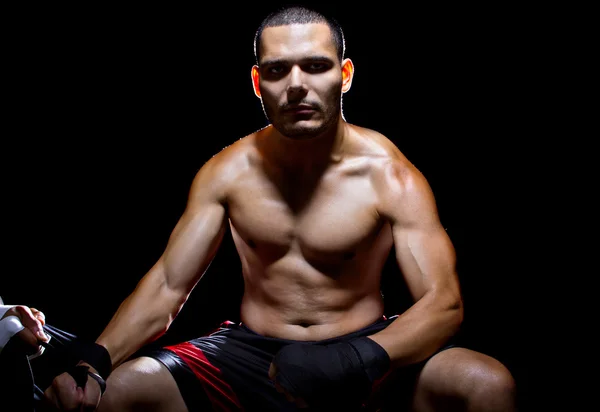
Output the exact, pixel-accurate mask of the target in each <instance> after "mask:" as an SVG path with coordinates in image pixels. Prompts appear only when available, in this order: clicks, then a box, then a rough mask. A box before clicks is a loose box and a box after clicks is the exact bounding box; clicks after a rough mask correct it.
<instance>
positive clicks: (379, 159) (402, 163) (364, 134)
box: [351, 125, 419, 176]
mask: <svg viewBox="0 0 600 412" xmlns="http://www.w3.org/2000/svg"><path fill="white" fill-rule="evenodd" d="M351 131H352V135H353V136H354V138H353V139H352V140H353V141H354V144H355V145H356V149H355V150H357V151H359V152H360V153H363V154H366V155H367V156H368V157H369V158H370V159H371V162H370V164H371V165H372V170H373V173H374V176H378V175H380V174H382V173H390V172H394V173H401V174H412V173H419V171H418V170H417V169H416V167H415V165H414V164H413V163H412V162H411V161H410V160H409V159H408V158H407V157H406V156H405V155H404V153H403V152H402V150H401V149H400V148H399V147H398V145H397V144H396V143H395V142H394V141H393V140H392V139H390V138H389V137H388V136H386V135H385V134H383V133H381V132H379V131H376V130H373V129H369V128H366V127H360V126H356V125H351Z"/></svg>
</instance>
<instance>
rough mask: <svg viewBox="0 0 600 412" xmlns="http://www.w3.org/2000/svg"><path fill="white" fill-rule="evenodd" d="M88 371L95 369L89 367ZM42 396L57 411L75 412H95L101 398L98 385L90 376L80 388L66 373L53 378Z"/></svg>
mask: <svg viewBox="0 0 600 412" xmlns="http://www.w3.org/2000/svg"><path fill="white" fill-rule="evenodd" d="M84 365H86V366H87V364H84ZM90 371H92V372H95V369H93V368H92V367H90ZM44 394H45V395H46V398H47V399H48V401H49V402H50V404H51V405H52V406H54V407H55V408H57V409H58V410H60V411H77V412H79V411H86V412H87V411H95V410H96V408H97V407H98V404H99V403H100V398H101V397H102V394H101V391H100V384H99V383H98V382H96V381H95V380H94V379H92V378H91V377H90V376H87V382H86V383H85V386H84V387H83V388H81V387H79V386H78V385H77V382H76V381H75V378H74V377H73V376H71V374H70V373H68V372H65V373H63V374H61V375H58V376H57V377H56V378H54V380H53V381H52V385H50V387H49V388H48V389H46V391H45V393H44Z"/></svg>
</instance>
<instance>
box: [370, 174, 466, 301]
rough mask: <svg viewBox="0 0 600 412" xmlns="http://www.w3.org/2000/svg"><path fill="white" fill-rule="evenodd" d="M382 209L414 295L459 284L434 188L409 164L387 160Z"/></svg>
mask: <svg viewBox="0 0 600 412" xmlns="http://www.w3.org/2000/svg"><path fill="white" fill-rule="evenodd" d="M384 188H385V190H386V192H385V193H386V195H385V196H383V197H382V199H383V202H382V209H383V210H384V211H385V214H386V216H387V217H388V219H389V221H390V224H391V227H392V233H393V237H394V246H395V252H396V259H397V261H398V265H399V267H400V270H401V271H402V273H403V275H404V277H405V279H406V282H407V285H408V287H409V289H410V291H411V293H412V295H413V297H414V298H415V300H418V299H420V298H421V297H422V296H423V295H424V294H425V293H426V292H427V291H430V290H434V289H438V290H441V289H445V288H450V289H452V290H454V289H456V288H457V287H458V283H457V276H456V271H455V260H456V256H455V250H454V246H453V244H452V241H451V240H450V238H449V236H448V234H447V233H446V231H445V229H444V227H443V226H442V224H441V222H440V218H439V215H438V210H437V205H436V201H435V197H434V195H433V191H432V189H431V187H430V186H429V183H428V182H427V180H426V179H425V177H424V176H423V175H422V174H421V173H420V172H419V171H418V170H416V169H415V168H414V167H412V166H411V165H408V166H407V165H401V164H397V163H396V164H394V163H390V165H389V167H388V168H387V170H386V174H385V186H384Z"/></svg>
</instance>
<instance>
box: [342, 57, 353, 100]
mask: <svg viewBox="0 0 600 412" xmlns="http://www.w3.org/2000/svg"><path fill="white" fill-rule="evenodd" d="M353 77H354V63H352V60H350V59H344V61H343V62H342V93H346V92H347V91H348V90H350V86H352V78H353Z"/></svg>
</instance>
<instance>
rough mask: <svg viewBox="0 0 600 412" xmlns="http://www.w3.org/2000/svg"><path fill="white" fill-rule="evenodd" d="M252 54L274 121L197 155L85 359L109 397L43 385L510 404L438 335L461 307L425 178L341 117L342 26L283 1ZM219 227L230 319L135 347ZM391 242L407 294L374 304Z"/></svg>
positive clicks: (206, 253)
mask: <svg viewBox="0 0 600 412" xmlns="http://www.w3.org/2000/svg"><path fill="white" fill-rule="evenodd" d="M255 53H256V59H257V64H256V65H255V66H254V67H253V68H252V71H251V76H252V82H253V87H254V91H255V93H256V95H257V97H259V99H260V101H261V102H262V105H263V108H264V112H265V114H266V116H267V118H268V120H269V122H270V125H269V126H267V127H265V128H264V129H261V130H259V131H257V132H255V133H252V134H251V135H248V136H246V137H244V138H242V139H240V140H237V141H236V142H235V143H233V144H232V145H230V146H229V147H227V148H225V149H224V150H222V151H221V152H219V153H218V154H216V155H215V156H214V157H212V158H211V159H210V160H209V161H208V162H206V164H205V165H204V166H203V167H202V168H201V170H200V171H199V172H198V174H197V176H196V177H195V179H194V181H193V183H192V186H191V189H190V193H189V200H188V204H187V207H186V210H185V211H184V213H183V215H182V217H181V219H180V221H179V222H178V223H177V225H176V227H175V228H174V230H173V232H172V235H171V236H170V239H169V242H168V245H167V247H166V248H165V251H164V253H163V254H162V256H161V257H160V258H159V260H158V261H157V262H156V264H155V265H154V266H153V267H152V268H151V270H150V271H149V272H148V273H147V274H146V275H145V276H144V277H143V278H142V279H141V281H140V282H139V284H138V285H137V287H136V288H135V290H134V291H133V293H132V294H131V295H130V296H129V297H128V298H127V299H125V301H124V302H123V303H122V304H121V305H120V307H119V309H118V311H117V313H116V314H115V315H114V317H113V319H112V320H111V321H110V323H109V324H108V326H107V327H106V329H105V330H104V331H103V333H102V334H101V335H100V336H99V337H98V339H97V341H96V343H95V346H94V347H93V348H90V353H89V356H85V357H84V358H83V360H84V361H85V362H84V363H83V364H84V365H91V367H92V369H91V371H96V372H99V374H100V375H101V376H104V377H106V376H107V375H108V373H109V372H110V370H111V369H112V373H110V377H109V378H108V379H107V387H106V391H105V392H104V394H103V395H102V396H101V390H100V386H99V385H98V381H97V380H93V379H88V381H87V384H86V385H85V388H84V389H82V388H77V387H76V385H75V382H74V380H73V378H72V377H71V376H70V375H68V374H62V375H60V376H58V377H57V378H56V379H55V380H54V382H53V385H52V386H51V387H50V388H48V389H47V391H46V394H47V396H48V397H49V399H50V400H52V401H53V402H54V403H55V404H56V405H58V406H61V407H62V409H64V410H79V409H78V408H79V406H80V405H84V407H85V408H84V410H94V409H95V408H96V407H98V410H100V411H133V410H144V411H150V410H152V411H186V410H219V411H229V410H250V411H285V410H297V409H298V408H302V407H306V406H308V407H311V408H314V410H317V409H319V408H322V409H323V410H340V411H349V410H352V409H353V408H360V407H361V405H363V406H364V407H368V408H371V409H375V408H379V407H381V404H378V403H377V402H382V401H381V399H385V402H386V405H387V406H388V407H389V408H390V410H397V409H392V408H393V407H397V406H398V405H392V404H393V403H394V401H398V403H399V402H400V398H399V397H398V399H395V398H396V396H397V395H398V394H400V393H402V392H403V391H404V392H406V391H407V388H408V392H409V394H410V396H409V397H408V401H409V402H410V404H411V405H412V409H413V410H417V411H433V410H435V411H437V410H440V411H441V410H465V411H502V412H510V411H513V410H515V409H516V406H515V391H516V390H515V382H514V380H513V378H512V376H511V374H510V372H509V371H508V370H507V368H506V367H504V366H503V365H502V364H501V363H499V362H498V361H497V360H495V359H493V358H490V357H489V356H487V355H484V354H481V353H478V352H474V351H471V350H469V349H466V348H462V347H456V346H452V345H449V343H450V342H451V338H452V337H453V336H454V335H455V334H456V332H457V331H458V329H459V327H460V325H461V322H462V320H463V306H462V300H461V292H460V287H459V283H458V278H457V273H456V268H455V250H454V248H453V245H452V243H451V240H450V239H449V237H448V235H447V233H446V232H445V230H444V228H443V227H442V226H441V224H440V221H439V218H438V214H437V210H436V204H435V200H434V196H433V194H432V191H431V189H430V187H429V185H428V182H427V181H426V179H425V177H424V176H423V175H422V174H421V173H420V172H419V171H418V170H417V169H416V168H415V167H414V166H413V165H412V164H411V163H410V161H409V160H407V159H406V158H405V157H404V156H403V154H402V153H401V152H400V151H399V149H398V148H397V147H395V146H394V144H392V143H391V142H390V140H388V139H387V138H386V137H385V136H382V135H381V134H380V133H378V132H376V131H373V130H369V129H365V128H362V127H359V126H356V125H353V124H350V123H348V122H347V121H346V120H345V119H344V117H343V114H342V110H341V102H342V95H343V93H345V92H347V91H348V90H349V89H350V87H351V84H352V79H353V75H354V66H353V63H352V61H351V60H350V59H348V58H345V57H344V39H343V34H342V31H341V29H340V28H339V27H338V26H337V25H336V23H335V22H333V21H329V20H326V19H325V17H324V16H322V15H320V14H317V13H313V12H311V11H308V10H303V9H300V8H296V9H290V10H287V11H282V12H280V13H277V14H274V15H271V16H270V17H268V18H267V19H266V20H265V21H264V22H263V24H262V25H261V26H260V28H259V30H258V31H257V35H256V43H255ZM228 229H229V230H231V233H232V236H233V239H234V242H235V245H236V248H237V250H238V252H239V256H240V258H241V263H242V269H243V278H244V284H245V288H244V295H243V298H242V302H241V308H240V315H241V318H240V319H241V323H240V324H233V323H231V322H224V323H223V324H222V325H221V327H220V328H218V329H217V330H216V331H215V332H214V333H212V334H210V335H208V336H204V337H201V338H199V339H196V340H193V341H190V342H185V343H182V344H180V345H173V346H170V347H167V348H164V349H162V350H160V351H156V350H153V351H148V352H146V353H145V352H144V351H143V350H142V351H140V350H141V349H143V348H144V347H145V345H146V344H148V343H149V342H152V341H154V340H155V339H157V338H158V337H159V336H161V335H162V334H164V333H165V332H166V331H167V330H168V328H169V325H170V324H171V322H173V320H174V319H175V317H176V316H177V314H178V312H179V311H180V310H181V308H182V306H183V305H184V304H185V302H186V300H187V298H188V296H189V294H190V293H191V292H192V290H193V288H194V287H195V286H196V284H197V283H198V281H199V280H200V279H201V277H202V275H203V274H204V273H205V271H206V270H207V269H208V267H209V265H210V263H211V260H212V259H213V258H214V256H215V253H216V252H217V250H218V248H219V244H220V242H221V240H222V238H223V235H224V233H225V231H226V230H228ZM392 247H393V248H395V249H394V250H395V253H396V256H397V262H398V266H399V270H400V272H401V273H402V275H403V276H404V278H405V281H406V283H407V285H408V287H409V290H410V292H411V294H412V296H413V298H414V304H413V306H411V307H410V308H409V309H408V310H406V311H405V312H403V313H401V314H398V316H392V317H390V318H386V317H385V316H384V304H383V300H382V296H381V293H380V280H381V271H382V267H383V265H384V262H385V261H386V258H387V257H388V255H389V253H390V251H391V250H392ZM200 316H201V315H200ZM138 351H140V352H138ZM134 353H141V354H142V356H135V357H133V358H132V355H133V354H134ZM407 382H411V384H410V385H408V386H407ZM401 383H402V384H401ZM386 395H387V396H386ZM378 399H379V401H378ZM452 408H454V409H452ZM319 410H320V409H319ZM384 410H385V409H384Z"/></svg>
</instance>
